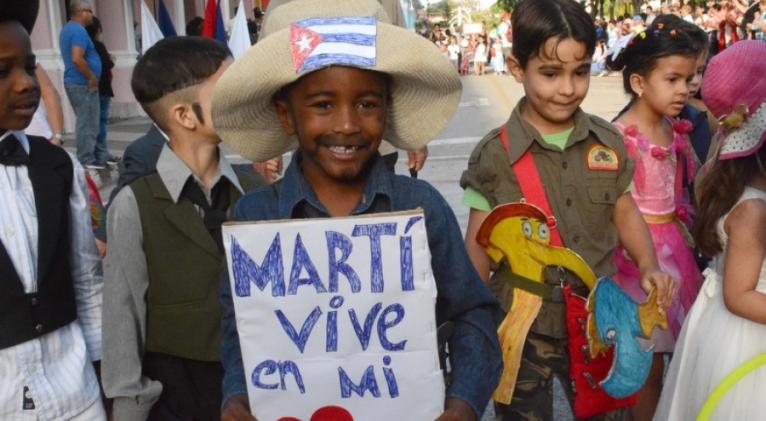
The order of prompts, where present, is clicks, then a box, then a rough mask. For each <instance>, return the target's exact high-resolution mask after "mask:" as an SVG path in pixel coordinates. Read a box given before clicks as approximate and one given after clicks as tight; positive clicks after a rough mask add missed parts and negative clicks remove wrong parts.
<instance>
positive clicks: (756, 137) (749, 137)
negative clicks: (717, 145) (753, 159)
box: [718, 101, 766, 161]
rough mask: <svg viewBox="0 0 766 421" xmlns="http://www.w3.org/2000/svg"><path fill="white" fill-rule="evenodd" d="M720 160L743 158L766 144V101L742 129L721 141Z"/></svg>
mask: <svg viewBox="0 0 766 421" xmlns="http://www.w3.org/2000/svg"><path fill="white" fill-rule="evenodd" d="M721 142H722V144H721V149H720V151H719V152H718V159H719V160H721V161H725V160H727V159H735V158H742V157H745V156H750V155H752V154H754V153H755V152H756V151H758V150H759V149H760V148H761V146H763V143H764V142H766V101H764V102H763V103H762V104H761V105H760V107H759V108H758V110H756V112H754V113H753V114H751V115H750V117H748V119H747V121H745V123H744V124H742V127H740V128H738V129H736V130H733V131H732V132H730V133H727V134H726V137H725V138H723V139H722V140H721Z"/></svg>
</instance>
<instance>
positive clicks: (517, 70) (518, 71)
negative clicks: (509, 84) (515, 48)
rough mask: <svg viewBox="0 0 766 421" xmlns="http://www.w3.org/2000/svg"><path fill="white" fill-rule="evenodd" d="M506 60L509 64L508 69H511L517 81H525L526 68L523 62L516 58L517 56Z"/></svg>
mask: <svg viewBox="0 0 766 421" xmlns="http://www.w3.org/2000/svg"><path fill="white" fill-rule="evenodd" d="M505 62H506V64H507V65H508V69H510V71H511V74H512V75H513V78H514V79H516V82H518V83H524V68H523V67H521V63H519V61H518V60H516V57H514V56H510V57H508V58H507V59H506V60H505Z"/></svg>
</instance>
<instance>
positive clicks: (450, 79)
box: [212, 21, 462, 162]
mask: <svg viewBox="0 0 766 421" xmlns="http://www.w3.org/2000/svg"><path fill="white" fill-rule="evenodd" d="M365 69H366V70H373V71H377V72H382V73H386V74H388V75H390V76H391V81H392V87H391V102H390V103H389V105H388V115H387V119H386V129H385V132H384V135H383V137H384V139H386V140H388V141H389V142H390V143H391V144H393V145H394V146H396V147H397V148H400V149H404V150H416V149H419V148H421V147H423V146H425V145H426V144H427V143H428V142H429V141H430V140H431V139H433V138H434V137H435V136H436V135H438V134H439V132H441V130H442V129H443V128H444V127H445V126H446V125H447V123H448V122H449V121H450V119H451V118H452V116H453V114H454V113H455V111H456V110H457V107H458V104H459V102H460V94H461V91H462V85H461V83H460V78H459V76H458V74H457V71H456V70H455V68H454V67H453V66H452V65H451V63H450V62H449V61H448V60H447V59H446V58H445V57H444V56H443V55H442V53H441V52H440V51H439V49H438V48H436V46H434V45H433V44H432V43H431V42H429V41H428V40H426V39H425V38H423V37H420V36H418V35H417V34H414V33H412V32H409V31H407V30H405V29H403V28H400V27H397V26H394V25H391V24H388V23H384V22H380V21H378V23H377V35H376V64H375V66H373V67H369V68H365ZM305 74H308V73H304V74H298V73H296V71H295V70H294V66H293V60H292V55H291V54H290V29H289V28H285V29H282V30H279V31H277V32H274V33H273V34H270V35H269V36H267V37H266V38H264V39H263V40H261V41H260V42H258V43H257V44H255V45H254V46H252V47H251V48H250V49H249V50H248V51H247V52H246V53H245V54H244V55H243V56H242V57H241V58H240V59H239V60H237V61H236V62H235V63H234V64H232V66H231V67H229V69H227V70H226V72H225V73H224V74H223V76H222V77H221V79H220V80H219V81H218V83H217V84H216V87H215V91H214V94H213V106H212V115H213V125H214V127H215V129H216V132H217V133H218V135H219V136H220V137H221V139H222V140H223V143H224V144H225V145H226V146H228V147H229V148H231V149H233V150H234V151H236V152H237V153H239V154H240V155H241V156H242V157H244V158H246V159H249V160H252V161H256V162H260V161H264V160H268V159H271V158H273V157H276V156H280V155H282V154H284V153H286V152H288V151H291V150H293V149H295V148H296V147H297V146H298V142H297V139H296V138H295V137H294V136H288V135H287V133H286V132H285V131H284V129H283V128H282V126H281V124H280V121H279V118H278V117H277V113H276V107H275V105H274V103H273V97H274V94H276V93H277V92H278V91H279V90H280V89H281V88H282V87H284V86H286V85H288V84H290V83H292V82H294V81H296V80H298V79H299V78H300V77H302V76H304V75H305Z"/></svg>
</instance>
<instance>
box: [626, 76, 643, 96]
mask: <svg viewBox="0 0 766 421" xmlns="http://www.w3.org/2000/svg"><path fill="white" fill-rule="evenodd" d="M628 82H630V90H631V91H633V93H634V94H636V95H637V96H639V97H640V96H641V95H643V93H644V77H643V76H641V75H639V74H638V73H633V74H631V75H630V77H629V78H628Z"/></svg>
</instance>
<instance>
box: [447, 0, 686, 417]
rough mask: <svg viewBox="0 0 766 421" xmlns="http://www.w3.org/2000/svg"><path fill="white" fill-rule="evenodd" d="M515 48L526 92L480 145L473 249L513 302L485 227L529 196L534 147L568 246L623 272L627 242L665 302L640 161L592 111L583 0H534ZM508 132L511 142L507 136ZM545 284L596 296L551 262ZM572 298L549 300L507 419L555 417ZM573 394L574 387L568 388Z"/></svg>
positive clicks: (521, 15) (525, 5) (469, 192)
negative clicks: (636, 165)
mask: <svg viewBox="0 0 766 421" xmlns="http://www.w3.org/2000/svg"><path fill="white" fill-rule="evenodd" d="M512 27H513V39H514V41H515V42H514V43H513V54H512V57H510V58H509V60H508V65H509V68H510V69H511V72H512V74H513V76H514V78H515V79H516V81H517V82H519V83H521V84H523V86H524V92H525V97H524V98H522V99H521V100H520V101H519V103H518V104H517V105H516V108H515V109H514V110H513V112H512V114H511V116H510V118H509V120H508V122H506V124H505V126H504V127H501V128H499V129H495V130H493V131H491V132H490V133H489V134H488V135H487V136H485V137H484V139H483V140H482V141H481V142H480V143H479V144H478V145H477V146H476V148H475V149H474V151H473V153H472V155H471V158H470V160H469V162H468V169H467V170H466V171H465V172H464V173H463V176H462V179H461V181H460V184H461V186H462V187H463V188H464V189H465V196H464V202H465V203H466V204H467V205H468V206H469V207H470V208H471V211H470V216H469V220H468V229H467V232H466V239H465V243H466V248H467V249H468V253H469V255H470V256H471V260H472V262H473V264H474V265H475V267H476V269H477V270H478V272H479V275H480V276H481V277H482V279H484V280H485V281H487V280H489V283H490V287H491V288H492V289H493V291H494V292H495V293H496V294H497V295H498V297H499V298H500V299H501V302H502V304H503V306H504V307H505V309H506V310H508V309H509V308H510V305H511V302H512V293H513V288H512V287H510V286H509V285H507V284H504V283H501V281H499V280H496V279H490V272H492V271H493V270H496V269H498V268H491V267H490V259H489V257H488V255H487V254H486V253H485V251H484V249H483V248H482V247H481V246H480V245H479V244H478V243H477V241H476V234H477V232H478V230H479V227H480V226H481V224H482V222H484V220H485V218H486V217H487V215H488V214H489V211H490V210H491V209H492V207H494V206H497V205H500V204H504V203H509V202H519V201H521V200H522V198H523V197H524V195H523V194H522V189H521V188H520V187H519V182H518V180H517V178H516V176H515V172H514V170H513V168H512V165H513V164H514V163H515V162H516V161H517V160H519V159H520V158H521V157H522V156H523V155H524V154H525V153H527V152H529V153H531V157H532V160H533V161H534V164H533V165H534V166H536V167H537V170H538V171H537V172H538V173H539V180H538V181H537V182H538V184H539V183H541V184H542V186H543V189H544V194H545V196H546V197H547V201H548V203H549V204H550V208H551V210H552V212H553V214H554V216H555V217H556V221H557V228H558V231H559V233H560V235H561V238H562V240H563V243H564V245H565V246H566V247H568V248H570V249H572V250H573V251H575V252H576V253H577V254H579V255H580V256H582V257H583V259H585V261H586V262H587V263H588V265H589V266H590V267H591V268H592V269H593V270H594V272H595V273H596V275H597V276H599V277H601V276H609V275H612V274H614V273H615V267H614V264H613V263H612V255H613V253H614V250H615V248H616V247H617V244H618V241H619V242H620V243H621V244H622V245H623V246H624V248H625V249H626V250H627V251H628V253H629V254H630V256H631V258H632V259H633V260H634V261H635V262H636V263H637V265H638V267H639V268H640V270H641V286H642V288H643V289H644V290H646V291H649V290H652V289H654V288H657V291H658V298H659V302H660V304H661V305H665V304H666V303H669V302H670V297H671V296H672V295H673V294H674V286H673V282H672V279H671V278H670V276H668V275H667V274H665V273H662V272H660V271H659V269H658V265H657V260H656V257H655V253H654V248H653V246H652V242H651V238H650V235H649V231H648V230H647V228H646V225H645V223H644V221H643V219H642V218H641V214H640V213H639V211H638V209H637V207H636V205H635V203H634V202H633V199H632V198H631V196H630V194H626V192H628V191H629V190H630V185H631V179H632V174H633V163H632V162H631V161H630V160H629V159H628V158H627V156H626V153H625V148H624V146H623V142H622V139H621V136H620V134H619V132H618V131H616V130H615V129H614V128H613V127H612V126H611V125H610V124H609V123H608V122H606V121H604V120H601V119H600V118H598V117H595V116H591V115H588V114H586V113H585V112H583V111H582V110H581V109H580V103H581V102H582V100H583V99H584V98H585V95H586V93H587V92H588V86H589V80H590V73H589V69H590V57H591V56H592V54H593V50H594V48H595V41H596V40H595V35H594V34H595V29H594V27H593V20H592V19H591V17H590V16H589V15H588V14H587V13H586V12H585V10H584V9H583V7H582V6H581V5H579V4H578V3H576V2H575V1H574V0H536V1H532V0H526V1H523V2H522V3H520V4H519V6H518V7H517V9H516V10H515V11H514V14H513V24H512ZM503 138H505V139H506V141H503ZM544 282H545V283H546V284H550V285H553V286H560V285H562V284H569V285H571V287H572V289H573V291H574V292H575V293H578V294H579V295H583V296H586V295H587V293H588V291H587V288H586V287H585V286H584V284H583V283H582V282H581V281H580V280H579V279H577V278H576V277H575V276H573V275H572V274H571V273H569V272H566V273H562V272H560V271H557V270H556V268H552V267H549V268H548V269H546V272H545V275H544ZM566 347H567V331H566V323H565V306H564V303H563V300H562V299H561V297H560V294H559V296H558V297H557V296H556V295H555V294H554V295H552V296H550V297H543V305H542V309H541V310H540V313H539V315H538V317H537V319H536V320H535V321H534V323H533V325H532V327H531V329H530V333H529V335H528V336H527V339H526V342H525V344H524V350H523V352H522V361H521V367H520V369H519V373H518V377H517V381H516V387H515V393H514V396H513V399H512V401H511V404H510V405H509V406H505V405H500V406H499V407H498V411H499V412H500V414H502V416H503V419H528V418H534V419H552V416H553V414H552V391H551V388H552V384H553V383H552V380H553V379H552V377H553V376H554V375H557V376H559V378H560V379H561V380H562V383H563V384H564V385H569V384H570V383H569V381H568V377H567V376H568V370H569V368H568V365H569V356H568V352H567V348H566ZM565 391H566V393H567V395H568V397H569V398H570V401H571V397H572V394H573V390H572V389H571V388H570V387H568V386H566V387H565Z"/></svg>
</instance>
